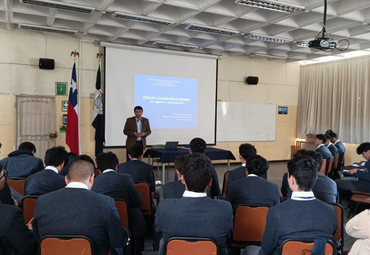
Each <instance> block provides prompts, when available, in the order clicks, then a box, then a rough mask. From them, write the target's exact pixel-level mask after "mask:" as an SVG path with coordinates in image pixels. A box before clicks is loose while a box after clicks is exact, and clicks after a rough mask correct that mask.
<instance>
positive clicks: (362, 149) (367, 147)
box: [356, 142, 370, 155]
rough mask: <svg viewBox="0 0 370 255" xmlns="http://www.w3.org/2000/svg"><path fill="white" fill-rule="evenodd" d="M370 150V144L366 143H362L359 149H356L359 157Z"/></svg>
mask: <svg viewBox="0 0 370 255" xmlns="http://www.w3.org/2000/svg"><path fill="white" fill-rule="evenodd" d="M368 150H370V143H369V142H366V143H361V144H360V145H359V146H358V147H357V149H356V152H357V154H358V155H361V154H362V153H363V152H366V151H368Z"/></svg>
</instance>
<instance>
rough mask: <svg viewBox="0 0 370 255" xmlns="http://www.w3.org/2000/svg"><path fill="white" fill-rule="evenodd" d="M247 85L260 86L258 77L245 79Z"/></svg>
mask: <svg viewBox="0 0 370 255" xmlns="http://www.w3.org/2000/svg"><path fill="white" fill-rule="evenodd" d="M245 83H247V84H248V85H257V84H258V77H256V76H248V77H246V78H245Z"/></svg>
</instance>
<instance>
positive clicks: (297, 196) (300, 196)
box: [291, 191, 316, 201]
mask: <svg viewBox="0 0 370 255" xmlns="http://www.w3.org/2000/svg"><path fill="white" fill-rule="evenodd" d="M291 199H293V200H297V201H310V200H315V199H316V198H315V195H314V194H313V192H312V191H295V192H293V193H292V197H291Z"/></svg>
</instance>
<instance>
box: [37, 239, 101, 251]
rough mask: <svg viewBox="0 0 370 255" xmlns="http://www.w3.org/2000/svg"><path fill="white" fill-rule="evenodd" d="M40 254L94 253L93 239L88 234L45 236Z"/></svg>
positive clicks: (41, 242)
mask: <svg viewBox="0 0 370 255" xmlns="http://www.w3.org/2000/svg"><path fill="white" fill-rule="evenodd" d="M39 246H40V255H65V254H68V255H93V254H94V247H93V245H92V241H91V240H90V239H89V238H88V237H86V236H44V237H43V238H42V239H41V240H40V242H39Z"/></svg>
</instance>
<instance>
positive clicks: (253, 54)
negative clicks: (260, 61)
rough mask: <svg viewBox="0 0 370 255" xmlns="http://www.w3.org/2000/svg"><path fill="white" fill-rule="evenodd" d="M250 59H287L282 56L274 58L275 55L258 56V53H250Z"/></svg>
mask: <svg viewBox="0 0 370 255" xmlns="http://www.w3.org/2000/svg"><path fill="white" fill-rule="evenodd" d="M249 57H251V58H267V59H287V58H286V57H283V56H276V55H268V54H258V53H251V54H249Z"/></svg>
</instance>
